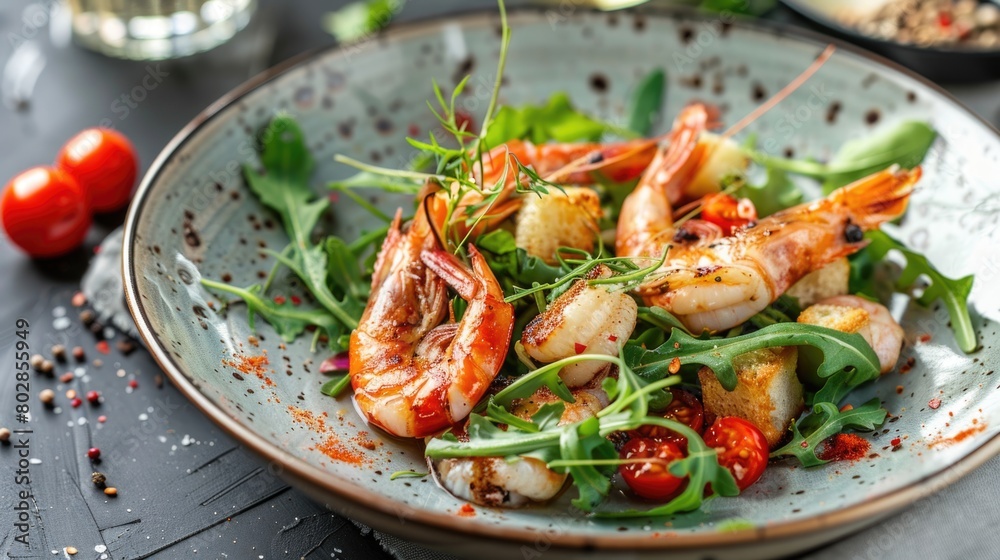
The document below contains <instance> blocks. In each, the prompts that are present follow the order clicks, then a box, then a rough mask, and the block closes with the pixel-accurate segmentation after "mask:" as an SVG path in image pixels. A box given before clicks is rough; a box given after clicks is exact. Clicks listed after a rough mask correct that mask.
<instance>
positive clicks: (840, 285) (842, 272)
mask: <svg viewBox="0 0 1000 560" xmlns="http://www.w3.org/2000/svg"><path fill="white" fill-rule="evenodd" d="M850 278H851V265H850V263H849V262H848V261H847V258H846V257H845V258H842V259H837V260H835V261H833V262H832V263H830V264H828V265H826V266H824V267H823V268H820V269H818V270H814V271H812V272H810V273H809V274H806V275H805V276H804V277H803V278H802V279H801V280H799V281H798V282H796V283H794V284H792V287H791V288H788V291H786V292H785V294H787V295H790V296H792V297H794V298H796V299H798V300H799V305H800V306H802V307H809V306H810V305H812V304H814V303H816V302H817V301H819V300H821V299H826V298H828V297H832V296H839V295H842V294H846V293H847V290H848V288H847V284H848V281H849V280H850Z"/></svg>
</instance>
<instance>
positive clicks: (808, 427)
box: [771, 398, 887, 467]
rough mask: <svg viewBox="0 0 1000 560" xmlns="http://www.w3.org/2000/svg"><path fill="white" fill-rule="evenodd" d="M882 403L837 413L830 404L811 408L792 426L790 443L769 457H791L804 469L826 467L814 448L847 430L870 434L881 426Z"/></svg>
mask: <svg viewBox="0 0 1000 560" xmlns="http://www.w3.org/2000/svg"><path fill="white" fill-rule="evenodd" d="M886 414H887V413H886V411H885V409H884V408H882V402H881V401H879V400H878V398H874V399H872V400H870V401H868V402H866V403H865V404H863V405H862V406H859V407H856V408H851V409H848V410H844V411H841V410H839V409H838V408H837V405H835V404H833V403H831V402H820V403H816V404H814V405H813V411H812V413H811V414H809V415H808V416H806V417H804V418H802V419H801V420H799V421H798V422H797V423H795V424H794V425H793V426H792V440H791V441H789V442H788V443H787V444H786V445H785V446H783V447H781V448H780V449H776V450H775V451H772V452H771V457H781V456H786V455H788V456H793V457H795V458H797V459H798V460H799V462H801V463H802V466H804V467H815V466H818V465H822V464H825V463H828V462H829V461H827V460H824V459H820V458H819V456H817V455H816V448H817V447H818V446H819V445H820V444H821V443H822V442H824V441H826V439H827V438H829V437H831V436H833V435H836V434H839V433H840V432H842V431H844V430H845V429H848V428H853V429H857V430H867V431H871V430H874V429H875V428H876V427H878V426H881V425H882V423H883V422H885V417H886Z"/></svg>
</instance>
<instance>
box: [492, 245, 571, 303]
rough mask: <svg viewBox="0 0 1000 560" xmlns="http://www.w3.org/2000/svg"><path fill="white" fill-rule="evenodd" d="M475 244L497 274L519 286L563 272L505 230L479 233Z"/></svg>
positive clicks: (542, 281) (547, 280) (543, 281)
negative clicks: (530, 251)
mask: <svg viewBox="0 0 1000 560" xmlns="http://www.w3.org/2000/svg"><path fill="white" fill-rule="evenodd" d="M476 248H477V249H479V250H480V251H481V252H482V253H483V256H484V257H485V258H486V262H487V263H488V264H489V265H490V269H491V270H492V271H493V273H494V274H496V275H497V277H508V278H510V279H511V280H513V281H514V282H516V283H517V285H520V286H531V285H532V284H534V283H536V282H537V283H539V284H548V283H551V282H555V281H556V280H557V279H559V278H560V277H561V276H562V275H563V274H565V272H566V271H564V270H563V269H562V268H561V267H558V266H552V265H549V264H547V263H546V262H545V261H543V260H542V259H540V258H538V257H535V256H532V255H529V254H528V252H527V251H525V250H524V249H521V248H519V247H518V246H517V244H516V243H515V241H514V235H513V234H511V233H510V232H509V231H507V230H503V229H498V230H494V231H491V232H489V233H487V234H485V235H481V236H479V238H478V239H477V240H476ZM512 287H513V286H509V288H512ZM510 291H512V290H508V289H504V292H505V293H509V292H510Z"/></svg>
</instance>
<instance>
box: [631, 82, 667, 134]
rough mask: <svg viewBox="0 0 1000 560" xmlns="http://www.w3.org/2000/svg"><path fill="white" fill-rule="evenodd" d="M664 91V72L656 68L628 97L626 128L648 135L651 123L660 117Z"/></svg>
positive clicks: (651, 126)
mask: <svg viewBox="0 0 1000 560" xmlns="http://www.w3.org/2000/svg"><path fill="white" fill-rule="evenodd" d="M665 91H666V73H665V72H664V71H663V69H662V68H657V69H655V70H653V71H652V72H650V73H649V74H647V75H646V77H645V78H643V79H642V81H641V82H639V85H638V87H636V88H635V91H633V92H632V96H631V97H630V98H629V102H628V110H627V111H626V114H627V115H628V121H627V122H628V128H629V130H632V131H634V132H635V133H636V134H638V135H640V136H649V133H650V131H651V130H652V128H653V125H654V124H655V123H656V121H657V120H659V118H660V110H661V108H662V107H663V97H664V93H665Z"/></svg>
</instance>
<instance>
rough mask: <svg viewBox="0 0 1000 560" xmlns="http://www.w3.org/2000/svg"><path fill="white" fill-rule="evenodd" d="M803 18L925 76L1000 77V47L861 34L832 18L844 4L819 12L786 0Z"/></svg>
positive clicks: (833, 1)
mask: <svg viewBox="0 0 1000 560" xmlns="http://www.w3.org/2000/svg"><path fill="white" fill-rule="evenodd" d="M782 2H783V3H784V4H785V6H787V7H789V8H790V9H792V10H793V11H795V12H796V13H798V14H799V15H801V16H803V17H805V18H807V19H810V20H812V21H813V22H815V23H817V24H819V25H820V26H822V27H825V28H826V29H827V30H829V31H830V32H832V33H833V34H834V35H837V36H839V37H840V38H842V39H846V40H848V41H850V42H852V43H855V44H858V45H860V46H862V47H865V48H866V49H869V50H872V51H874V52H877V53H879V54H881V55H883V56H885V57H886V58H891V59H892V60H895V61H896V62H899V63H900V64H902V65H904V66H907V67H909V68H911V69H912V70H914V71H916V72H919V73H921V74H923V75H924V76H926V77H928V78H930V79H932V80H934V81H937V82H948V83H969V82H983V81H987V80H991V79H996V78H998V77H1000V48H995V49H979V48H962V47H920V46H917V45H912V44H906V43H898V42H895V41H888V40H885V39H879V38H876V37H872V36H870V35H865V34H862V33H860V32H859V31H858V30H856V29H854V28H852V27H848V26H847V25H844V24H842V23H840V22H839V21H837V20H836V19H834V18H833V17H832V16H831V13H832V9H834V8H836V7H837V5H838V4H840V3H841V2H840V1H839V0H826V1H824V2H823V9H817V7H816V6H814V5H813V4H812V3H810V2H805V1H803V0H782Z"/></svg>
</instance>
